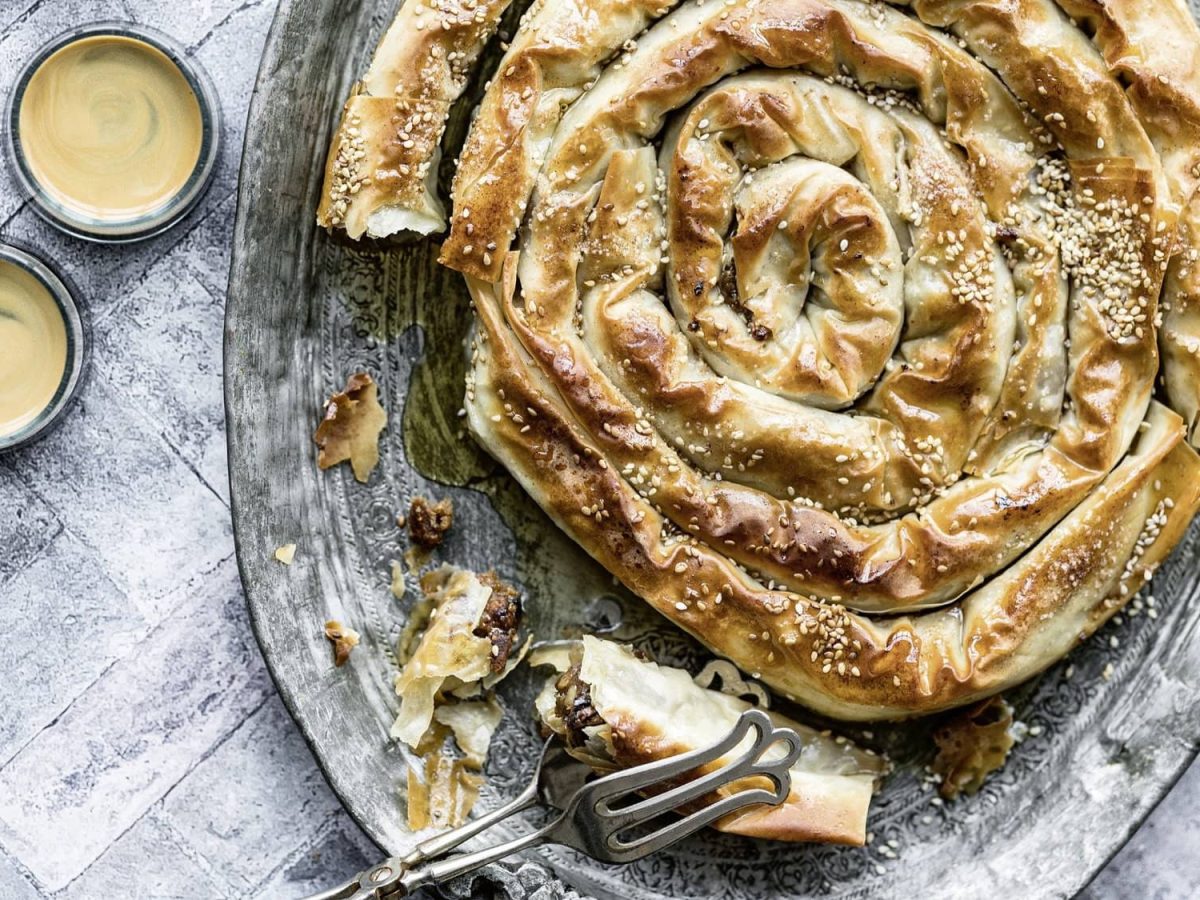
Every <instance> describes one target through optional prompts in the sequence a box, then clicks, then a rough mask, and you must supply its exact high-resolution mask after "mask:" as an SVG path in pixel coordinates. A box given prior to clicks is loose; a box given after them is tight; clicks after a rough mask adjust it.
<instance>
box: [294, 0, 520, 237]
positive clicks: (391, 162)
mask: <svg viewBox="0 0 1200 900" xmlns="http://www.w3.org/2000/svg"><path fill="white" fill-rule="evenodd" d="M511 2H512V0H403V2H402V3H401V6H400V10H399V12H397V14H396V18H395V20H394V21H393V22H392V25H391V27H390V28H389V29H388V30H387V32H386V33H385V34H384V36H383V39H382V40H381V41H380V42H379V46H378V47H377V48H376V50H375V55H374V57H373V58H372V60H371V66H370V68H369V69H368V70H367V73H366V75H364V76H363V78H362V80H361V81H359V82H357V83H356V84H355V86H354V89H353V91H352V92H351V94H350V97H349V98H348V99H347V100H346V104H345V106H344V108H343V109H342V117H341V121H340V122H339V123H338V127H337V130H336V131H335V132H334V135H333V138H332V140H331V141H330V146H329V155H328V158H327V160H326V163H325V182H324V184H323V186H322V189H321V204H320V207H319V208H318V210H317V223H318V224H319V225H323V226H324V227H326V228H341V229H344V230H345V232H346V234H347V235H349V236H350V237H351V238H355V239H357V238H360V237H362V236H363V235H364V234H366V235H368V236H370V237H385V236H387V235H390V234H394V233H397V232H401V231H412V232H417V233H419V234H429V233H431V232H435V231H440V230H442V228H444V227H445V211H444V209H443V207H442V203H441V200H440V199H439V198H438V196H437V167H438V160H439V158H440V150H439V144H440V142H441V139H442V133H443V132H444V131H445V128H446V117H447V116H448V115H449V112H450V107H451V105H452V104H453V103H454V101H455V100H457V99H458V97H459V96H460V95H461V94H462V92H463V89H464V88H465V87H466V82H467V76H468V74H469V73H470V69H471V65H472V64H473V63H474V62H475V59H476V58H477V57H478V56H479V53H480V51H481V50H482V49H483V46H484V44H486V43H487V41H488V39H489V38H490V37H491V36H492V33H493V32H494V31H495V30H496V25H497V23H498V21H499V19H500V16H501V15H502V14H503V13H504V11H505V10H506V9H507V8H508V6H509V4H510V3H511Z"/></svg>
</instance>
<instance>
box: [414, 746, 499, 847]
mask: <svg viewBox="0 0 1200 900" xmlns="http://www.w3.org/2000/svg"><path fill="white" fill-rule="evenodd" d="M450 731H451V728H450V726H446V725H443V724H441V723H434V725H433V726H432V727H431V728H430V729H429V731H427V732H426V733H425V736H424V737H423V738H422V739H421V742H420V744H418V745H417V747H416V748H415V749H416V751H417V754H418V755H419V756H420V757H421V763H420V765H416V766H410V767H409V769H408V779H407V787H408V790H407V792H406V798H407V807H408V827H409V830H410V831H421V830H422V829H425V828H435V829H438V830H439V831H440V830H442V829H446V828H457V827H458V826H459V825H461V824H462V823H463V822H465V821H466V820H467V817H468V816H469V815H470V814H471V809H472V807H474V805H475V801H476V800H477V799H478V798H479V788H480V787H482V786H483V781H484V779H483V775H482V774H481V773H480V771H479V770H480V768H481V765H482V764H480V765H476V764H475V762H474V760H473V759H472V758H471V757H470V756H458V755H456V754H454V753H452V752H447V749H446V743H447V741H446V739H447V736H448V734H449V732H450Z"/></svg>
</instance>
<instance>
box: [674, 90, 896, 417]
mask: <svg viewBox="0 0 1200 900" xmlns="http://www.w3.org/2000/svg"><path fill="white" fill-rule="evenodd" d="M763 80H764V81H765V82H767V83H768V85H769V83H770V82H771V81H775V80H776V77H773V76H764V77H763ZM788 87H790V85H788V84H784V85H783V90H784V91H786V90H787V89H788ZM772 110H775V111H781V112H786V100H784V99H781V98H780V96H779V95H777V94H772V93H769V92H764V93H759V92H756V91H755V90H754V89H753V88H752V87H750V86H747V88H746V89H745V90H741V91H735V92H734V93H733V94H730V93H728V92H726V91H723V90H718V91H717V92H715V93H713V94H710V95H709V96H708V97H706V98H705V99H703V100H701V101H700V102H698V103H697V104H696V105H695V107H694V108H693V109H692V111H691V113H690V114H689V115H688V116H687V117H686V120H685V121H684V122H683V124H682V126H681V127H680V128H679V129H678V131H677V132H676V133H675V134H674V135H673V136H669V137H668V139H667V141H666V142H665V145H664V150H663V156H664V162H665V166H664V168H666V170H667V217H668V225H667V229H668V235H669V240H670V246H671V252H670V253H669V260H670V262H669V264H668V273H667V284H668V286H669V291H670V299H671V305H672V308H673V310H674V311H675V314H676V316H677V318H678V319H679V321H680V323H681V324H682V325H683V326H684V327H685V329H686V330H687V332H688V334H689V335H690V336H691V338H692V342H693V344H694V346H695V347H696V349H697V351H698V352H699V353H700V354H701V355H702V356H703V357H704V359H705V361H706V362H708V364H709V365H711V366H712V368H713V369H714V371H716V372H718V373H720V374H722V375H727V376H729V377H731V378H737V379H739V380H741V381H744V382H746V383H749V384H753V385H755V386H756V387H759V388H762V389H764V390H768V391H770V392H772V393H775V394H778V395H780V396H782V397H787V398H789V399H791V400H797V401H799V402H802V403H807V404H811V405H815V406H820V407H826V408H836V407H841V406H845V405H846V404H848V403H850V402H852V401H854V400H855V399H857V398H858V397H859V396H860V395H861V394H862V393H863V392H864V391H865V390H866V389H867V388H868V387H870V386H871V385H872V384H873V383H874V381H875V380H876V378H877V377H878V376H879V374H880V373H881V372H882V370H883V366H884V364H885V363H886V362H887V360H888V358H889V357H890V356H891V355H892V351H893V350H894V348H895V346H896V342H897V340H898V339H899V336H900V327H901V324H902V321H903V316H904V298H903V260H902V258H901V250H900V244H899V241H898V240H897V237H896V234H895V232H894V231H893V228H892V225H891V223H890V222H889V220H888V218H887V215H886V213H885V212H884V210H883V208H882V207H881V206H880V204H879V202H878V201H877V200H876V199H875V198H874V197H873V196H872V195H871V193H870V189H869V187H868V186H866V185H863V184H862V183H861V182H859V181H858V179H857V178H855V177H854V176H853V175H851V174H849V173H848V172H846V171H844V170H842V169H840V168H838V166H836V165H833V164H830V163H829V162H825V161H823V160H820V159H809V158H806V157H805V156H801V155H796V154H798V153H799V152H800V150H801V148H800V147H799V146H798V145H797V144H796V143H795V142H794V141H792V140H790V139H788V137H787V135H786V133H784V132H781V131H776V133H769V132H770V125H774V124H775V122H774V120H772V119H770V118H769V117H768V116H767V115H766V114H767V113H768V112H770V111H772ZM776 129H778V125H776ZM731 226H732V234H731V235H729V234H728V233H729V231H730V228H731ZM726 235H728V237H726Z"/></svg>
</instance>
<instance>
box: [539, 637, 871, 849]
mask: <svg viewBox="0 0 1200 900" xmlns="http://www.w3.org/2000/svg"><path fill="white" fill-rule="evenodd" d="M749 708H750V704H748V703H746V702H745V701H743V700H740V699H738V698H737V697H732V696H729V695H727V694H722V693H720V692H718V691H712V690H707V689H705V688H702V687H700V686H699V685H697V684H696V683H695V682H693V681H692V679H691V677H690V676H689V675H688V674H687V673H686V672H684V671H683V670H681V669H673V668H669V667H666V666H660V665H657V664H656V663H653V662H649V661H646V660H643V659H639V658H638V657H637V656H636V655H634V653H633V651H632V650H630V649H629V648H628V647H625V646H622V645H620V644H616V643H613V642H611V641H602V640H599V639H597V638H594V637H585V638H584V639H583V641H582V642H581V643H580V644H579V645H578V646H577V647H575V648H574V649H573V651H572V654H571V665H570V667H569V668H568V669H567V670H566V671H565V672H563V673H562V674H560V675H558V676H557V677H555V678H553V679H551V680H550V681H549V682H548V683H547V685H546V687H545V689H544V690H543V691H542V693H541V695H540V696H539V697H538V700H537V710H538V715H539V717H540V718H541V720H542V722H543V723H544V724H545V725H546V727H548V728H549V729H550V730H551V731H553V732H555V733H556V734H558V735H560V736H561V737H562V738H563V739H564V741H565V742H566V744H567V748H568V751H569V752H570V753H571V755H572V756H575V757H576V758H578V759H580V760H582V761H584V762H586V763H587V764H588V765H590V766H592V767H594V768H595V769H597V770H599V771H610V770H613V769H620V768H626V767H631V766H637V765H642V764H645V763H649V762H654V761H656V760H660V759H665V758H667V757H671V756H676V755H678V754H680V753H687V752H689V751H691V750H699V749H702V748H704V747H708V746H711V745H712V744H714V743H716V742H717V741H718V740H720V739H721V738H722V737H724V736H725V735H726V734H728V733H729V731H730V730H731V729H732V728H733V726H734V725H735V724H736V722H737V719H738V717H739V716H740V715H741V714H742V713H743V712H744V711H745V710H747V709H749ZM769 715H770V716H771V718H772V719H773V720H774V721H775V723H776V724H777V725H779V726H783V727H788V728H794V729H795V730H796V731H797V732H798V733H799V734H800V738H801V740H802V741H803V742H804V750H803V752H802V754H801V756H800V759H799V761H798V762H797V763H796V765H795V766H793V767H792V770H791V777H792V789H791V794H790V795H789V796H788V799H787V800H786V801H785V802H784V803H783V805H781V806H778V807H770V808H768V807H753V808H751V809H748V810H746V811H743V812H740V813H736V814H734V815H732V816H729V817H727V818H725V819H722V820H720V821H719V822H718V823H717V825H716V828H717V829H718V830H719V831H725V832H729V833H731V834H741V835H747V836H750V837H760V838H768V839H771V840H779V841H822V842H827V843H834V844H854V845H861V844H862V843H863V842H864V841H865V840H866V822H867V809H868V807H869V805H870V802H871V796H872V794H873V793H874V792H875V787H876V784H877V783H878V781H879V779H880V778H881V777H882V776H883V775H885V774H886V773H887V771H888V764H887V762H886V761H885V760H884V759H882V758H881V757H879V756H877V755H875V754H873V753H871V752H870V751H867V750H862V749H860V748H858V747H856V746H855V745H854V744H853V743H851V742H850V741H848V740H846V739H845V738H841V737H834V736H833V735H831V734H830V733H829V732H828V731H816V730H815V729H812V728H808V727H806V726H804V725H800V724H798V723H796V722H793V721H791V720H790V719H787V718H785V717H783V716H780V715H778V714H776V713H769ZM697 774H701V773H699V772H698V773H697Z"/></svg>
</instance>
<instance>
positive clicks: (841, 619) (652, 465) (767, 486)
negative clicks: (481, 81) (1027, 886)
mask: <svg viewBox="0 0 1200 900" xmlns="http://www.w3.org/2000/svg"><path fill="white" fill-rule="evenodd" d="M895 5H896V6H902V7H904V8H905V10H904V11H900V10H898V9H895V8H892V7H889V6H886V5H883V4H881V3H861V2H857V0H727V2H726V0H720V2H718V0H702V2H698V3H688V4H683V5H680V6H679V7H678V8H677V9H675V10H674V11H673V12H669V14H667V15H665V16H664V17H663V18H661V19H660V20H659V21H657V23H656V24H654V25H653V26H651V27H650V28H649V29H648V30H647V31H645V32H644V33H642V34H640V35H638V36H637V39H636V41H634V40H632V37H633V35H634V34H636V31H637V29H638V28H640V25H641V24H642V23H643V22H644V21H648V20H649V19H650V18H652V17H657V16H659V15H662V13H666V12H667V9H666V7H667V6H670V4H646V5H643V4H640V3H629V4H616V3H614V4H611V7H612V8H613V9H615V8H617V7H620V8H621V9H623V10H624V11H625V13H626V15H624V17H621V16H612V17H608V18H605V17H603V16H596V17H594V18H588V17H586V16H583V15H581V14H580V12H579V10H580V6H579V5H578V4H575V3H568V4H563V5H561V6H556V5H554V4H550V3H545V4H541V5H537V6H535V8H534V9H533V10H532V11H531V12H530V14H529V16H528V17H527V18H526V20H525V22H524V24H523V26H522V31H521V32H520V33H519V34H518V35H517V37H516V39H514V42H513V44H512V47H511V48H510V50H509V53H508V56H507V57H506V60H505V62H504V63H502V65H501V68H500V70H499V71H498V73H497V76H496V78H495V79H494V81H493V84H492V87H491V89H490V90H489V92H488V94H487V95H486V96H485V99H484V101H483V103H482V105H481V108H480V112H479V115H478V117H477V119H476V120H475V123H474V125H473V127H472V130H471V134H470V135H469V137H468V139H467V145H466V148H465V149H464V151H463V156H462V162H461V166H460V170H459V176H458V178H457V180H456V186H455V197H454V199H455V210H454V214H453V216H452V228H451V234H450V237H449V238H448V239H447V241H446V243H445V244H444V245H443V247H442V259H443V262H445V263H446V264H447V265H450V266H452V267H454V268H457V269H459V270H461V271H463V272H464V273H466V274H467V276H468V283H469V285H470V287H471V291H472V296H473V297H474V299H475V302H476V307H477V311H478V332H477V342H476V347H475V359H474V367H473V372H472V375H471V377H470V381H469V385H468V403H467V411H468V417H469V421H470V424H471V427H472V429H473V430H474V431H475V432H476V434H477V435H478V436H479V437H480V439H481V441H482V443H483V444H484V445H485V446H486V447H488V448H489V449H490V450H491V451H492V452H493V453H494V454H495V455H496V456H497V457H498V458H499V459H501V460H502V461H503V462H504V463H505V464H506V465H507V466H508V467H509V468H510V470H512V471H513V473H514V475H516V477H517V478H518V479H519V480H520V481H521V482H522V483H523V484H524V485H525V487H526V488H527V489H528V490H529V492H530V493H531V494H532V495H533V496H534V498H535V499H536V500H537V501H538V502H539V503H540V504H541V505H542V506H543V507H544V508H545V509H546V510H547V511H548V512H549V513H550V514H551V515H552V516H553V517H554V518H555V520H556V521H558V522H559V524H560V525H562V526H563V527H564V528H565V529H566V530H567V531H568V532H569V533H571V534H572V535H573V536H574V537H575V538H576V540H578V541H579V542H580V543H581V544H582V545H583V546H584V547H585V548H587V549H588V551H589V552H591V553H592V554H593V555H594V556H595V557H596V558H597V559H599V560H600V561H601V562H602V563H603V564H604V565H605V566H606V567H608V568H609V569H610V570H611V571H612V572H613V573H614V574H616V575H617V576H618V577H619V578H620V579H621V580H622V581H624V582H625V584H627V585H628V586H629V587H630V588H632V589H633V590H634V591H635V592H637V593H639V594H641V595H642V596H643V597H645V598H646V599H647V600H648V601H649V602H651V603H652V604H653V605H655V606H656V607H657V608H658V609H660V610H661V611H662V612H663V613H664V614H666V615H667V616H669V617H670V618H672V619H673V620H674V621H675V622H677V623H678V624H680V625H681V626H682V627H684V628H686V629H687V630H689V631H690V632H692V633H693V634H695V635H697V636H698V637H699V638H700V639H701V640H703V641H704V642H705V643H706V644H708V645H709V646H710V647H712V648H714V649H715V650H717V651H718V652H720V653H721V654H723V655H725V656H727V657H729V658H730V659H732V660H734V661H735V662H736V663H737V664H738V665H739V666H741V667H742V668H743V669H746V670H748V671H752V672H755V673H758V674H760V675H761V677H762V678H763V679H764V680H766V681H767V682H768V683H770V684H772V685H773V686H774V687H775V688H777V689H778V690H780V691H782V692H784V693H786V694H787V695H789V696H792V697H795V698H797V699H799V700H801V701H803V702H804V703H807V704H808V705H810V706H812V707H814V708H817V709H819V710H821V711H823V712H826V713H829V714H831V715H836V716H841V717H847V718H857V719H872V718H887V717H896V716H906V715H916V714H923V713H928V712H932V711H935V710H939V709H944V708H948V707H950V706H954V705H958V704H962V703H966V702H969V701H971V700H974V699H977V698H980V697H983V696H987V695H989V694H991V693H994V692H996V691H998V690H1002V689H1003V688H1005V687H1007V686H1009V685H1012V684H1014V683H1016V682H1018V681H1020V680H1023V679H1024V678H1027V677H1029V676H1030V675H1032V674H1034V673H1035V672H1037V671H1040V670H1041V669H1042V668H1044V667H1045V666H1047V665H1049V664H1050V663H1051V662H1053V661H1054V660H1056V659H1058V658H1059V657H1060V656H1061V655H1062V654H1063V653H1065V652H1067V651H1068V650H1069V649H1070V648H1071V647H1072V646H1073V645H1074V644H1075V643H1076V642H1077V641H1078V640H1079V639H1080V637H1081V636H1084V635H1086V634H1089V633H1091V631H1092V630H1094V629H1095V627H1097V626H1098V625H1099V624H1100V623H1101V622H1102V621H1104V620H1105V619H1106V618H1107V617H1108V616H1109V615H1111V614H1112V613H1113V611H1115V609H1117V608H1119V606H1120V605H1121V603H1123V602H1124V599H1126V598H1127V597H1128V596H1129V594H1130V593H1131V591H1132V590H1134V589H1136V587H1137V586H1138V585H1140V583H1141V581H1142V580H1144V578H1145V577H1146V573H1147V570H1152V569H1153V567H1154V566H1155V565H1157V563H1158V562H1159V561H1161V559H1162V558H1164V557H1165V555H1166V553H1167V552H1168V551H1169V550H1170V548H1171V547H1172V546H1173V545H1174V543H1175V542H1176V541H1178V540H1179V538H1180V537H1181V536H1182V534H1183V531H1184V529H1185V528H1186V526H1187V524H1188V522H1189V521H1190V520H1191V517H1192V515H1193V514H1194V513H1195V511H1196V509H1197V507H1198V506H1200V488H1198V487H1197V476H1198V474H1200V459H1198V458H1197V456H1196V454H1195V453H1194V452H1193V451H1192V450H1191V449H1190V448H1189V447H1188V446H1187V445H1186V441H1185V436H1186V432H1187V430H1188V429H1189V428H1190V427H1192V426H1193V425H1194V423H1195V421H1196V417H1197V410H1198V408H1200V399H1198V398H1200V393H1197V391H1198V390H1200V389H1198V388H1197V387H1196V385H1197V384H1200V378H1197V377H1196V376H1197V375H1198V374H1200V373H1197V372H1195V371H1194V369H1195V367H1196V366H1197V365H1200V362H1198V359H1200V356H1198V354H1200V313H1198V312H1197V308H1198V307H1197V304H1194V303H1193V301H1192V299H1191V298H1192V297H1193V296H1194V292H1193V285H1192V282H1193V280H1194V279H1197V278H1200V275H1196V274H1195V273H1194V269H1195V267H1194V265H1193V262H1194V261H1195V259H1196V251H1195V250H1193V249H1192V247H1191V244H1192V242H1193V240H1194V239H1193V235H1197V236H1200V229H1197V228H1193V226H1192V222H1193V221H1196V222H1200V214H1197V213H1195V212H1194V211H1193V209H1194V208H1196V209H1200V206H1197V201H1196V199H1195V188H1196V182H1197V180H1198V176H1200V170H1198V169H1197V168H1196V167H1197V161H1198V160H1197V154H1198V153H1200V147H1198V140H1200V103H1197V102H1195V100H1196V98H1200V93H1197V92H1196V91H1195V89H1194V87H1193V83H1194V82H1195V76H1194V75H1193V70H1194V68H1195V67H1196V66H1197V65H1198V64H1197V62H1196V56H1197V53H1196V51H1197V50H1200V34H1198V33H1197V30H1196V28H1195V26H1194V25H1192V24H1191V23H1190V19H1189V18H1187V13H1186V11H1185V10H1183V8H1182V6H1181V5H1180V4H1179V2H1178V0H1171V2H1168V3H1165V4H1162V5H1161V7H1160V6H1158V5H1153V6H1152V8H1150V9H1146V8H1145V7H1144V5H1143V4H1138V3H1134V2H1132V0H1115V2H1106V3H1101V2H1099V0H1059V2H1057V3H1056V2H1055V0H1004V2H1000V0H909V2H901V0H896V3H895ZM593 6H597V7H601V8H604V9H606V10H608V9H609V8H610V4H608V3H605V2H599V3H597V4H593ZM659 6H661V7H663V8H662V9H658V8H657V7H659ZM1069 16H1075V17H1076V19H1075V20H1074V21H1073V20H1072V19H1071V18H1069ZM1081 23H1082V24H1081ZM1160 29H1173V30H1172V32H1171V33H1172V38H1171V40H1170V41H1168V42H1166V43H1167V45H1169V46H1164V48H1163V52H1162V54H1161V58H1160V56H1159V55H1158V54H1157V52H1156V50H1155V48H1153V45H1151V44H1150V42H1151V41H1152V40H1154V35H1156V34H1158V33H1159V31H1160ZM617 48H623V49H622V52H621V53H619V54H618V55H617V56H616V58H615V59H612V60H609V61H608V63H607V64H603V63H604V61H605V59H606V58H607V57H608V56H609V55H611V54H612V53H614V52H616V50H617ZM518 226H520V234H519V240H517V244H516V249H515V250H513V251H511V252H510V247H512V246H513V241H514V240H515V239H517V238H518ZM1160 300H1161V301H1162V304H1163V305H1162V306H1161V307H1160ZM1164 313H1165V322H1161V324H1162V326H1163V327H1162V328H1161V346H1162V353H1163V358H1164V365H1165V368H1164V369H1163V370H1162V371H1163V374H1164V377H1165V382H1166V386H1167V390H1168V394H1169V398H1170V400H1171V401H1172V403H1173V404H1174V405H1175V406H1176V407H1177V409H1178V410H1179V412H1180V413H1182V415H1183V416H1184V417H1185V419H1186V422H1184V421H1181V420H1180V418H1179V416H1178V415H1176V414H1175V413H1173V412H1171V411H1169V410H1168V409H1166V408H1165V407H1163V406H1160V405H1158V404H1157V403H1154V402H1152V396H1153V393H1154V390H1155V381H1156V378H1157V377H1158V375H1159V374H1160V359H1159V346H1160V328H1159V325H1160V320H1161V318H1162V316H1163V315H1164ZM1131 560H1133V562H1132V563H1131V562H1130V561H1131ZM880 616H886V617H887V618H877V617H880ZM872 617H876V618H872Z"/></svg>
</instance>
